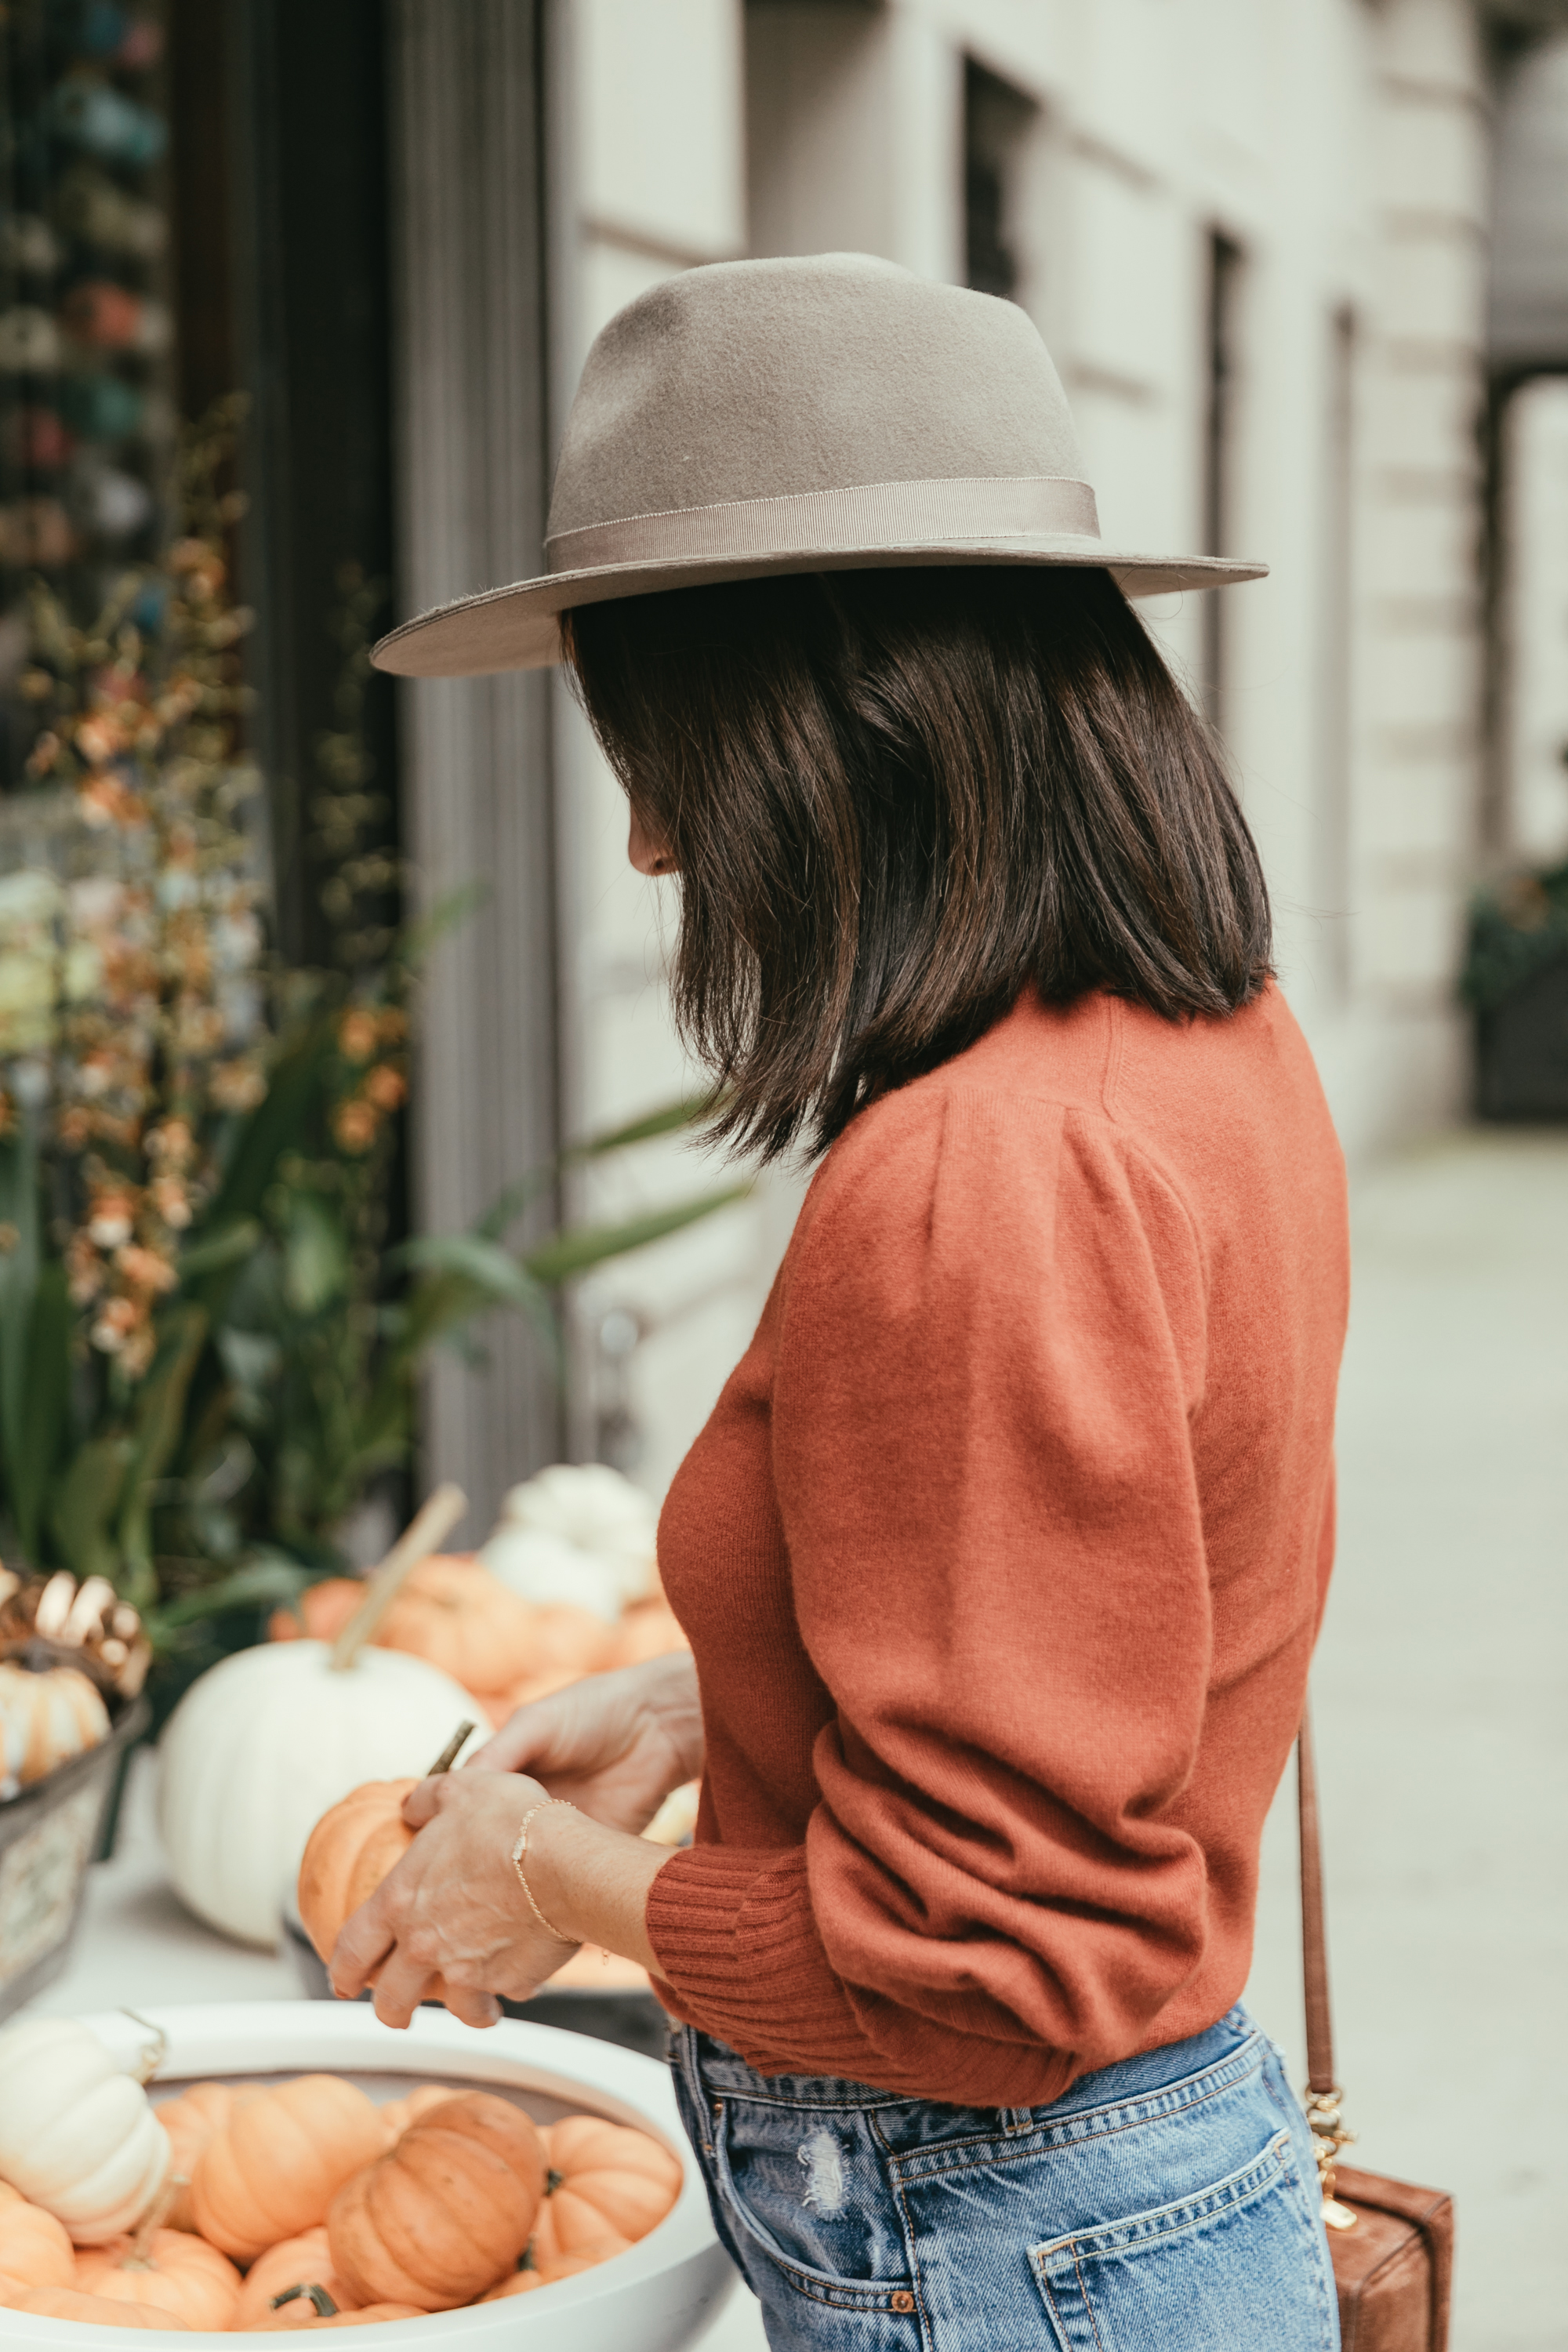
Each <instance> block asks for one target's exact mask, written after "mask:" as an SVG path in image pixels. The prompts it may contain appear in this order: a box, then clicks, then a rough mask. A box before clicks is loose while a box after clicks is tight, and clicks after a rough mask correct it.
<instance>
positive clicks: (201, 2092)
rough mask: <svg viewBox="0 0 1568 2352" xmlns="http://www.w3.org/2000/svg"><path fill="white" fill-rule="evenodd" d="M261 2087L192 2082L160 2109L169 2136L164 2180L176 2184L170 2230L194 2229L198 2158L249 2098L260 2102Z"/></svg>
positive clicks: (159, 2116) (167, 2218)
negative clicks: (194, 2181) (193, 2178)
mask: <svg viewBox="0 0 1568 2352" xmlns="http://www.w3.org/2000/svg"><path fill="white" fill-rule="evenodd" d="M260 2096H261V2091H260V2089H259V2087H258V2085H256V2084H243V2085H237V2084H233V2083H193V2084H191V2086H190V2088H189V2090H188V2091H183V2092H182V2093H181V2095H180V2096H179V2097H178V2098H177V2099H165V2100H164V2102H163V2105H162V2106H161V2107H159V2109H158V2111H157V2113H158V2121H159V2122H160V2123H161V2124H162V2125H163V2129H164V2130H165V2131H166V2132H167V2133H168V2135H169V2169H168V2171H167V2173H166V2174H165V2175H164V2179H166V2180H169V2181H173V2182H174V2202H173V2203H172V2204H171V2206H170V2207H169V2210H168V2212H167V2213H166V2214H165V2215H164V2217H163V2218H164V2220H165V2221H166V2222H167V2224H168V2227H169V2228H170V2229H171V2230H194V2229H195V2226H196V2224H195V2214H194V2213H193V2212H192V2210H191V2175H192V2174H193V2173H194V2172H195V2168H196V2159H197V2158H198V2157H199V2156H200V2155H201V2152H202V2150H203V2148H204V2147H205V2146H206V2144H207V2142H208V2140H210V2139H216V2137H217V2135H218V2133H219V2132H220V2131H222V2130H223V2128H224V2126H225V2125H226V2123H227V2122H228V2119H229V2117H230V2116H232V2115H233V2113H234V2111H235V2108H236V2107H237V2106H239V2105H243V2104H244V2102H245V2101H246V2100H247V2099H258V2098H260Z"/></svg>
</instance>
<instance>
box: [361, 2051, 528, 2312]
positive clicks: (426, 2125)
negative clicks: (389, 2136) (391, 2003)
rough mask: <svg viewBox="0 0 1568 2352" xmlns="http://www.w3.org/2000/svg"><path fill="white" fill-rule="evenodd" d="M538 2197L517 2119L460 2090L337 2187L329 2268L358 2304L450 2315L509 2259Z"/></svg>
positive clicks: (519, 2115)
mask: <svg viewBox="0 0 1568 2352" xmlns="http://www.w3.org/2000/svg"><path fill="white" fill-rule="evenodd" d="M543 2193H544V2144H543V2142H542V2140H541V2138H540V2137H539V2134H538V2132H537V2131H536V2130H535V2128H534V2126H533V2125H532V2124H531V2122H530V2121H529V2118H528V2117H527V2116H525V2115H524V2114H523V2112H522V2110H521V2108H520V2107H514V2106H513V2105H511V2104H510V2101H509V2100H506V2099H498V2098H496V2097H495V2096H494V2095H492V2094H491V2093H489V2092H488V2091H465V2092H463V2093H461V2094H460V2095H458V2097H456V2098H452V2099H447V2100H446V2101H445V2102H444V2103H443V2104H442V2105H440V2106H437V2107H431V2108H430V2109H429V2110H428V2112H427V2113H426V2114H425V2115H424V2116H421V2117H420V2118H419V2120H418V2122H417V2123H415V2124H411V2125H410V2126H409V2127H408V2129H407V2130H406V2131H405V2133H404V2135H403V2137H402V2138H401V2139H400V2140H399V2141H398V2143H397V2146H396V2147H395V2148H392V2149H390V2150H389V2151H388V2153H387V2154H386V2155H385V2156H384V2157H382V2158H380V2159H379V2160H378V2161H377V2162H376V2163H374V2164H373V2165H370V2166H368V2167H367V2168H366V2169H365V2170H364V2171H363V2172H360V2173H357V2174H356V2175H355V2176H354V2178H353V2179H352V2180H350V2181H348V2182H346V2183H345V2185H344V2186H343V2187H342V2189H340V2190H339V2191H338V2194H337V2196H336V2197H335V2198H334V2199H333V2200H332V2210H331V2213H330V2214H329V2215H328V2216H327V2234H328V2237H329V2239H330V2241H331V2250H332V2262H333V2264H334V2266H335V2268H336V2269H337V2270H338V2271H339V2273H341V2274H342V2277H343V2278H344V2279H346V2280H347V2282H348V2284H349V2286H350V2288H351V2289H352V2290H353V2293H354V2294H356V2295H357V2296H358V2297H359V2298H360V2299H361V2301H362V2302H363V2303H366V2304H369V2303H374V2302H378V2301H380V2302H392V2301H397V2302H403V2303H414V2304H417V2305H419V2307H420V2309H421V2310H423V2311H449V2310H450V2309H451V2308H452V2306H453V2305H455V2304H459V2303H467V2302H468V2299H469V2297H470V2296H472V2295H476V2294H479V2293H480V2292H481V2291H482V2290H483V2289H484V2288H485V2287H487V2286H489V2284H490V2283H491V2281H492V2280H494V2279H497V2278H499V2277H500V2275H501V2273H502V2272H503V2271H506V2270H509V2269H510V2267H511V2266H512V2264H513V2263H515V2262H516V2261H517V2258H518V2256H519V2255H520V2254H521V2252H522V2250H523V2248H524V2246H525V2245H526V2244H527V2243H528V2240H529V2235H530V2232H531V2230H532V2228H533V2223H534V2217H535V2215H536V2213H537V2212H538V2210H539V2203H540V2200H541V2198H542V2195H543Z"/></svg>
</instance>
